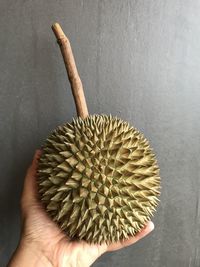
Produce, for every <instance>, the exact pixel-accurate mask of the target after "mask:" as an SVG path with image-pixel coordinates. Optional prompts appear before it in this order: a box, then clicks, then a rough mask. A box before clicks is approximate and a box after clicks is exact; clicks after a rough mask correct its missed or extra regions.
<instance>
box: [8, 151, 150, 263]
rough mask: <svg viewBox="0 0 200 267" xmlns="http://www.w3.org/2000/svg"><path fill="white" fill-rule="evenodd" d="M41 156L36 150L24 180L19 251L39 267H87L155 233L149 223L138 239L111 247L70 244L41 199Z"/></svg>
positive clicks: (131, 239) (78, 243)
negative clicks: (23, 248)
mask: <svg viewBox="0 0 200 267" xmlns="http://www.w3.org/2000/svg"><path fill="white" fill-rule="evenodd" d="M40 154H41V151H40V150H37V151H36V153H35V155H34V158H33V162H32V164H31V166H30V167H29V169H28V171H27V174H26V177H25V181H24V189H23V193H22V198H21V209H22V220H23V229H22V234H21V242H20V243H21V244H20V246H19V248H18V249H20V248H21V247H26V250H29V252H28V253H29V255H32V257H33V258H34V257H35V259H37V260H35V261H36V262H37V266H58V267H64V266H65V267H66V266H71V267H80V266H81V267H88V266H90V265H91V264H92V263H93V262H94V261H95V260H96V259H97V258H98V257H99V256H100V255H102V254H103V253H105V252H107V251H113V250H118V249H121V248H123V247H126V246H129V245H131V244H133V243H135V242H136V241H138V240H139V239H141V238H142V237H144V236H145V235H147V234H148V233H150V232H151V231H152V230H153V228H154V225H153V223H152V222H149V223H148V224H147V225H146V226H145V227H144V228H143V229H142V231H141V232H139V233H138V234H137V235H136V236H135V237H131V238H130V239H127V240H125V241H123V242H117V243H113V244H111V245H106V244H102V245H94V244H88V243H86V242H85V241H70V240H69V239H68V238H67V236H66V235H65V234H64V233H63V232H62V231H61V230H60V228H59V227H58V226H57V225H56V224H55V223H54V222H53V221H52V220H51V219H50V218H49V217H48V215H47V213H46V212H45V210H44V209H43V206H42V204H41V203H40V201H39V200H38V193H37V183H36V170H37V163H38V159H39V157H40ZM30 251H31V252H30ZM10 266H14V265H10ZM15 266H17V265H15ZM19 266H22V265H19ZM29 266H31V264H29Z"/></svg>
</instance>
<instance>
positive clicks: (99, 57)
mask: <svg viewBox="0 0 200 267" xmlns="http://www.w3.org/2000/svg"><path fill="white" fill-rule="evenodd" d="M199 14H200V1H198V0H181V1H180V0H173V1H170V0H165V1H161V0H157V1H155V0H149V1H145V0H123V1H122V0H121V1H120V0H110V1H100V0H99V1H98V0H85V1H80V0H73V1H66V0H65V1H64V0H60V1H59V0H57V1H56V0H50V1H39V0H36V1H30V0H18V1H12V0H1V3H0V32H1V34H0V117H1V118H0V124H1V125H0V149H1V154H0V155H1V159H0V165H1V177H0V181H1V184H0V262H1V266H5V265H6V263H7V261H8V259H9V257H10V255H11V253H12V252H13V250H14V249H15V247H16V244H17V242H18V238H19V198H20V193H21V189H22V184H23V179H24V174H25V171H26V168H27V166H28V165H29V163H30V160H31V158H32V155H33V153H34V150H35V149H36V148H38V147H39V146H40V145H41V144H42V143H43V141H44V140H45V138H46V136H47V135H48V133H49V132H50V131H51V130H53V129H54V128H55V127H56V126H57V125H59V124H62V123H64V122H65V121H70V120H71V118H72V117H73V116H76V113H75V108H74V103H73V99H72V96H71V92H70V88H69V83H68V80H67V77H66V73H65V68H64V64H63V61H62V58H61V55H60V51H59V48H58V45H57V43H56V41H55V37H54V35H53V33H52V31H51V24H52V23H54V22H55V21H58V22H60V23H61V25H62V27H63V29H64V30H65V32H66V34H67V35H68V36H69V38H70V40H71V44H72V47H73V51H74V54H75V58H76V61H77V65H78V69H79V72H80V76H81V78H82V81H83V84H84V87H85V94H86V98H87V102H88V107H89V110H90V113H111V114H113V115H118V116H119V117H122V118H123V119H126V120H128V121H129V122H130V123H132V124H134V125H135V126H136V127H137V128H138V129H140V130H141V131H142V132H143V133H144V134H145V136H146V137H147V138H148V139H149V140H150V142H151V145H152V146H153V147H154V150H155V152H156V154H157V158H158V161H159V164H160V168H161V176H162V196H161V204H160V206H159V209H158V212H157V213H156V216H155V218H154V222H155V225H156V228H155V230H154V232H153V233H152V234H150V235H149V236H148V237H147V238H145V239H144V240H142V241H140V242H139V243H137V244H136V245H134V246H131V247H129V248H126V249H123V250H121V251H118V252H115V253H110V254H106V255H104V256H102V257H101V258H100V259H99V260H98V261H97V262H96V263H95V264H94V266H95V267H98V266H99V267H100V266H102V267H103V266H109V267H112V266H113V267H114V266H115V267H117V266H119V267H121V266H123V267H129V266H134V267H150V266H152V267H172V266H173V267H174V266H181V267H184V266H189V267H197V266H200V189H199V188H200V172H199V170H200V163H199V152H200V133H199V132H200V104H199V101H200V26H199V25H200V16H199Z"/></svg>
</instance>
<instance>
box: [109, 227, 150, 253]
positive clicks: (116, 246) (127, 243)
mask: <svg viewBox="0 0 200 267" xmlns="http://www.w3.org/2000/svg"><path fill="white" fill-rule="evenodd" d="M153 229H154V224H153V222H148V223H147V225H146V226H145V227H144V228H143V229H142V230H141V231H140V232H139V233H137V234H136V235H135V236H133V237H130V238H129V239H126V240H124V241H119V242H117V243H113V244H111V245H109V246H108V251H114V250H118V249H121V248H124V247H127V246H130V245H132V244H134V243H136V242H137V241H139V240H140V239H142V238H143V237H145V236H146V235H148V234H149V233H150V232H151V231H153Z"/></svg>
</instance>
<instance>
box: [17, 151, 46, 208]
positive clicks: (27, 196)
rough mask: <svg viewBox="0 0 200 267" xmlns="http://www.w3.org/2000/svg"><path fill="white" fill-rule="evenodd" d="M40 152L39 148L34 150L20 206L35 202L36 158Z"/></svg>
mask: <svg viewBox="0 0 200 267" xmlns="http://www.w3.org/2000/svg"><path fill="white" fill-rule="evenodd" d="M41 153H42V151H41V150H36V152H35V154H34V157H33V161H32V163H31V165H30V167H29V168H28V170H27V173H26V177H25V180H24V187H23V192H22V197H21V203H22V208H23V207H25V206H29V205H32V204H34V203H35V202H37V183H36V176H37V166H38V160H39V158H40V155H41Z"/></svg>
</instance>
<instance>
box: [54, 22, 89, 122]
mask: <svg viewBox="0 0 200 267" xmlns="http://www.w3.org/2000/svg"><path fill="white" fill-rule="evenodd" d="M52 30H53V32H54V34H55V36H56V39H57V42H58V44H59V46H60V50H61V53H62V56H63V59H64V63H65V67H66V70H67V75H68V78H69V82H70V85H71V89H72V94H73V97H74V102H75V105H76V111H77V115H78V116H80V117H81V118H82V119H85V118H86V117H87V116H88V109H87V104H86V100H85V95H84V91H83V85H82V82H81V79H80V77H79V74H78V71H77V68H76V63H75V60H74V56H73V53H72V49H71V45H70V42H69V40H68V38H67V37H66V35H65V34H64V32H63V30H62V28H61V27H60V25H59V24H58V23H55V24H53V25H52Z"/></svg>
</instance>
